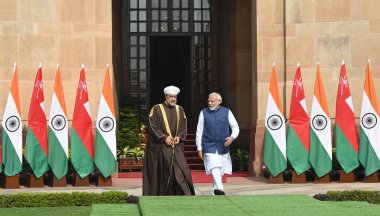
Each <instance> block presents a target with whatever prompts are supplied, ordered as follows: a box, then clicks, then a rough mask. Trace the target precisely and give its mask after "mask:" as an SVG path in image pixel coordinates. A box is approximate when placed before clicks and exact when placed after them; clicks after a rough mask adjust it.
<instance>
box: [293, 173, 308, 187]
mask: <svg viewBox="0 0 380 216" xmlns="http://www.w3.org/2000/svg"><path fill="white" fill-rule="evenodd" d="M292 183H293V184H304V183H306V176H305V173H302V174H300V175H297V173H296V172H295V171H294V170H293V172H292Z"/></svg>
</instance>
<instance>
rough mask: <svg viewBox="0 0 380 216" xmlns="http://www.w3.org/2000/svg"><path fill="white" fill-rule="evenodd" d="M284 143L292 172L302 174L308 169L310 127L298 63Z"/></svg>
mask: <svg viewBox="0 0 380 216" xmlns="http://www.w3.org/2000/svg"><path fill="white" fill-rule="evenodd" d="M286 143H287V146H286V155H287V157H288V160H289V162H290V163H291V164H292V167H293V169H294V171H295V172H296V173H297V175H300V174H302V173H304V172H305V171H306V170H308V169H309V168H310V163H309V151H310V145H309V143H310V125H309V117H308V115H307V108H306V100H305V92H304V87H303V81H302V74H301V66H300V64H299V63H298V65H297V71H296V75H295V76H294V82H293V90H292V99H291V101H290V112H289V128H288V137H287V140H286Z"/></svg>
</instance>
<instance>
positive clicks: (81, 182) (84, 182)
mask: <svg viewBox="0 0 380 216" xmlns="http://www.w3.org/2000/svg"><path fill="white" fill-rule="evenodd" d="M73 186H74V187H88V186H90V180H89V178H88V176H86V177H84V178H81V177H80V176H79V174H77V173H76V174H75V177H74V179H73Z"/></svg>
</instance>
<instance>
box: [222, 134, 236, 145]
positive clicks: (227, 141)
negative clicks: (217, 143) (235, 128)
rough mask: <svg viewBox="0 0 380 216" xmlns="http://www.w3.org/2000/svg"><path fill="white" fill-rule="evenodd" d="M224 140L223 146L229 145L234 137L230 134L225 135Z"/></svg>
mask: <svg viewBox="0 0 380 216" xmlns="http://www.w3.org/2000/svg"><path fill="white" fill-rule="evenodd" d="M225 140H226V142H225V143H224V146H229V145H231V143H232V142H233V141H234V138H233V137H232V136H229V137H227V138H226V139H225Z"/></svg>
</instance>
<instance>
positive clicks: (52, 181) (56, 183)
mask: <svg viewBox="0 0 380 216" xmlns="http://www.w3.org/2000/svg"><path fill="white" fill-rule="evenodd" d="M48 185H49V186H50V187H67V181H66V176H63V177H62V178H61V179H60V180H58V179H57V177H55V175H53V174H51V175H50V176H49V180H48Z"/></svg>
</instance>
